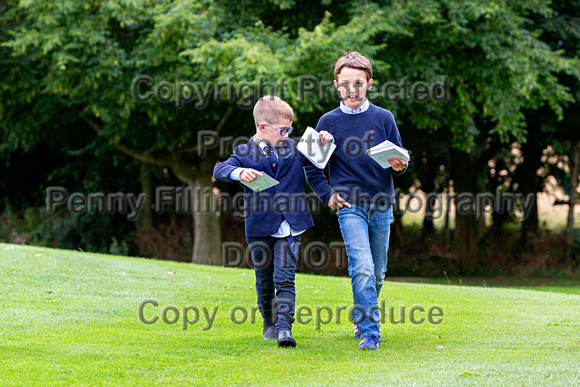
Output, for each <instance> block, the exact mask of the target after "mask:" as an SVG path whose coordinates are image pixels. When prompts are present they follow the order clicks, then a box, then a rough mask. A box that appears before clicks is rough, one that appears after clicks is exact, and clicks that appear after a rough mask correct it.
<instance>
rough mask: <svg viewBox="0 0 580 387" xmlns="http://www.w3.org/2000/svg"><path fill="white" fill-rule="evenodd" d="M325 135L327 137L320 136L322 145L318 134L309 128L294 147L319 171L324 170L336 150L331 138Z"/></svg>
mask: <svg viewBox="0 0 580 387" xmlns="http://www.w3.org/2000/svg"><path fill="white" fill-rule="evenodd" d="M326 134H327V136H325V135H324V134H323V136H322V139H323V141H324V143H325V144H324V145H322V143H321V141H320V138H319V133H318V132H317V131H316V130H314V129H312V128H311V127H310V126H309V127H308V128H306V130H305V131H304V134H303V135H302V138H301V139H300V141H298V145H297V146H296V149H298V150H299V151H300V153H302V154H303V155H304V156H306V158H307V159H308V160H310V161H311V162H312V164H314V165H315V166H316V167H318V168H320V169H324V167H325V166H326V163H328V160H330V156H332V152H334V149H336V145H334V144H333V143H332V142H331V141H332V136H331V135H330V134H329V133H326Z"/></svg>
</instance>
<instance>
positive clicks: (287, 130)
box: [266, 122, 294, 136]
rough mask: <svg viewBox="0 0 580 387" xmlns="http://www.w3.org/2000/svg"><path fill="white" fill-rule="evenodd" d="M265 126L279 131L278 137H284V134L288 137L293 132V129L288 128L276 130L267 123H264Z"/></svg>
mask: <svg viewBox="0 0 580 387" xmlns="http://www.w3.org/2000/svg"><path fill="white" fill-rule="evenodd" d="M266 125H268V126H269V127H271V128H274V129H276V130H279V131H280V136H284V135H286V133H288V135H290V133H292V131H293V130H294V128H293V127H289V128H284V129H280V128H277V127H275V126H274V125H270V124H269V123H267V122H266Z"/></svg>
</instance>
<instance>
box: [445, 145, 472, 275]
mask: <svg viewBox="0 0 580 387" xmlns="http://www.w3.org/2000/svg"><path fill="white" fill-rule="evenodd" d="M449 152H450V162H451V165H450V175H451V179H452V180H453V187H454V189H455V193H456V195H461V194H471V195H475V193H476V192H477V176H478V173H479V170H478V169H477V168H476V165H475V163H474V162H472V161H471V160H470V156H469V154H468V153H465V152H461V151H458V150H455V149H450V150H449ZM458 204H459V201H458V197H457V196H456V198H455V230H454V235H453V249H452V250H453V252H454V253H455V255H456V257H457V266H458V269H459V271H460V272H461V273H464V274H469V273H473V272H475V271H476V270H477V254H476V249H475V247H476V244H477V239H476V235H475V234H476V229H477V225H476V219H475V213H471V212H469V211H465V209H464V211H462V210H461V207H460V206H458Z"/></svg>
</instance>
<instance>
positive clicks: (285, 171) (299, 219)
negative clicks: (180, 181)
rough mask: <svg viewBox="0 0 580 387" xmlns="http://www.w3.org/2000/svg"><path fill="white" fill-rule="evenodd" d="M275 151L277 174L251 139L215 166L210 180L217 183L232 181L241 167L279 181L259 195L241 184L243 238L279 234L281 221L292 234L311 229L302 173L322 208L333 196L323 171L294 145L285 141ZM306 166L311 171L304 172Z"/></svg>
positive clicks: (306, 169) (312, 222) (311, 222)
mask: <svg viewBox="0 0 580 387" xmlns="http://www.w3.org/2000/svg"><path fill="white" fill-rule="evenodd" d="M277 151H278V152H277V153H278V166H277V168H276V173H274V172H273V171H272V167H271V166H270V164H269V163H268V160H267V158H266V156H265V155H264V153H263V152H262V150H261V149H260V146H259V145H258V144H257V143H256V142H255V141H254V137H252V138H251V139H250V141H248V142H247V143H246V144H242V145H239V146H237V147H236V149H234V152H233V154H232V155H231V156H230V158H228V159H227V160H226V161H224V162H221V163H217V164H216V166H215V168H214V170H213V176H214V177H215V178H216V180H220V181H234V180H231V179H230V178H229V176H230V173H231V172H232V171H233V170H234V169H236V168H240V167H241V168H253V169H255V170H257V171H261V172H264V173H266V174H268V175H269V176H271V177H273V178H274V179H276V180H277V181H279V183H280V184H276V185H275V186H273V187H270V188H268V189H266V190H263V191H260V192H255V191H254V190H252V189H250V188H248V187H246V186H245V185H243V184H241V183H240V184H241V185H242V186H243V187H244V218H245V226H246V236H249V237H262V236H269V235H272V234H274V233H275V232H276V231H278V228H279V227H280V224H281V223H282V221H283V220H284V219H286V221H288V223H289V224H290V226H291V227H292V228H293V229H295V230H304V229H307V228H309V227H312V226H314V221H313V220H312V215H311V214H310V209H309V208H308V202H307V198H306V193H305V192H304V179H303V178H302V171H303V170H304V172H305V173H306V180H307V181H308V184H309V185H310V187H311V188H312V190H313V191H314V192H315V193H316V195H317V196H318V198H319V199H320V200H321V201H322V203H323V204H324V205H325V206H327V205H328V201H329V200H330V197H331V196H332V194H333V192H334V191H333V190H332V188H331V187H330V185H329V184H328V181H327V180H326V177H325V176H324V173H323V172H322V170H320V169H318V168H316V167H314V166H313V164H312V163H311V162H310V160H308V159H307V158H306V157H305V156H304V155H303V154H302V153H300V152H299V151H298V150H297V149H296V141H294V140H292V139H286V140H285V141H284V143H283V146H281V147H279V148H278V149H277ZM305 166H309V167H310V168H304V167H305Z"/></svg>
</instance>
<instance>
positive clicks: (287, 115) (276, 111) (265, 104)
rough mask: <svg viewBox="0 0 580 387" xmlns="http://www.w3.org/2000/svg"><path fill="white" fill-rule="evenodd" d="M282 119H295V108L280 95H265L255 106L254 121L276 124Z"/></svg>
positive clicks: (257, 123)
mask: <svg viewBox="0 0 580 387" xmlns="http://www.w3.org/2000/svg"><path fill="white" fill-rule="evenodd" d="M281 119H288V120H290V121H294V110H292V107H290V105H288V104H287V103H286V102H284V101H283V100H282V99H280V98H279V97H276V96H274V95H265V96H263V97H262V98H260V99H259V100H258V102H256V105H255V106H254V122H255V123H256V126H258V125H259V124H260V123H266V122H267V123H269V124H276V123H278V122H279V121H280V120H281Z"/></svg>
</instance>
